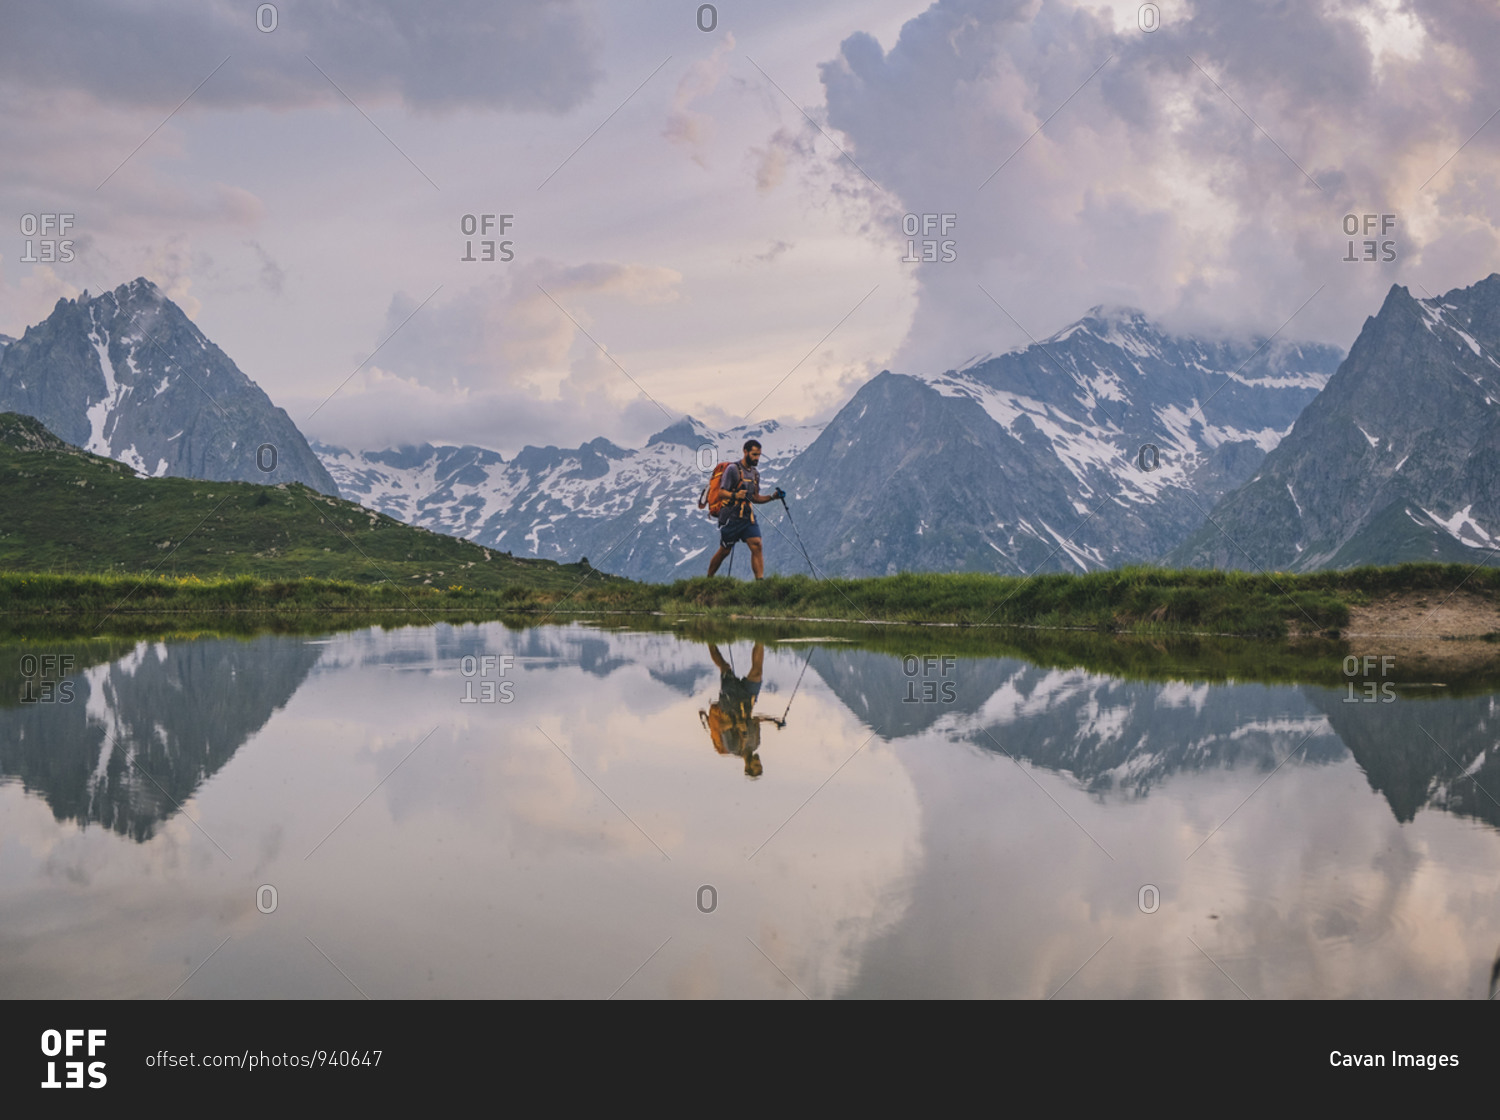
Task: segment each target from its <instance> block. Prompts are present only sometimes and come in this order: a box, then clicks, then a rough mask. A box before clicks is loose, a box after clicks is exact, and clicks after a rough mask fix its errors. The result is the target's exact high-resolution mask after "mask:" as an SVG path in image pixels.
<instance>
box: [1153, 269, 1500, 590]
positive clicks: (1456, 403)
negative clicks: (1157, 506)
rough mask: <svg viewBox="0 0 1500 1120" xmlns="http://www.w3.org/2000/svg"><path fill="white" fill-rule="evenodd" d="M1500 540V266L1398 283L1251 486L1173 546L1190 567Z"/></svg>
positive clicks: (1442, 554) (1402, 553) (1452, 553)
mask: <svg viewBox="0 0 1500 1120" xmlns="http://www.w3.org/2000/svg"><path fill="white" fill-rule="evenodd" d="M1497 546H1500V274H1494V273H1492V274H1491V275H1490V276H1489V277H1487V278H1486V279H1484V280H1481V281H1480V282H1479V283H1477V284H1474V285H1472V286H1471V287H1468V288H1456V289H1454V290H1453V291H1451V292H1448V293H1446V294H1445V295H1441V296H1436V297H1433V298H1429V299H1416V298H1414V297H1413V296H1412V295H1411V293H1410V292H1408V291H1407V290H1406V289H1405V288H1402V287H1399V286H1393V287H1392V288H1391V290H1390V292H1389V294H1388V295H1387V296H1386V299H1385V303H1384V305H1382V307H1381V308H1380V313H1379V314H1378V315H1375V316H1374V317H1373V318H1369V319H1366V320H1365V325H1364V329H1363V330H1361V331H1360V334H1359V338H1358V339H1356V340H1355V343H1354V346H1353V347H1352V348H1351V349H1350V351H1349V357H1348V359H1347V360H1346V361H1345V362H1344V363H1343V364H1342V365H1341V366H1340V367H1339V369H1338V372H1337V373H1336V374H1334V376H1333V377H1332V378H1331V379H1330V380H1329V382H1328V386H1327V388H1325V389H1324V391H1323V392H1322V393H1320V394H1319V395H1318V397H1317V398H1316V399H1315V400H1314V401H1313V402H1312V403H1311V404H1310V405H1308V407H1307V409H1306V411H1304V412H1303V413H1302V415H1301V416H1300V417H1298V419H1297V423H1296V424H1295V426H1293V428H1292V431H1291V433H1290V434H1289V435H1288V436H1287V438H1286V439H1284V440H1283V441H1282V442H1281V443H1280V444H1279V445H1278V446H1277V447H1276V449H1275V450H1274V451H1272V452H1271V453H1270V454H1269V455H1268V456H1267V457H1266V460H1265V462H1264V463H1263V464H1261V466H1260V467H1259V469H1258V470H1257V471H1256V473H1255V477H1254V478H1252V479H1250V481H1249V482H1247V483H1246V484H1245V485H1244V486H1243V487H1241V488H1240V489H1239V490H1237V491H1236V492H1235V493H1233V494H1230V495H1228V496H1226V497H1225V499H1224V500H1223V502H1222V503H1220V504H1219V505H1218V506H1217V507H1216V508H1215V509H1214V510H1213V511H1212V512H1211V521H1209V522H1206V523H1205V524H1204V525H1203V526H1202V527H1201V528H1199V529H1198V530H1197V531H1196V532H1195V533H1193V534H1192V535H1191V536H1190V537H1189V538H1188V539H1187V540H1186V541H1184V542H1183V543H1182V544H1181V545H1180V546H1178V547H1177V548H1176V549H1175V550H1173V551H1172V552H1171V554H1170V555H1169V556H1168V562H1169V563H1172V564H1178V565H1184V566H1192V567H1218V568H1223V567H1228V568H1249V569H1271V570H1283V571H1311V570H1314V569H1317V568H1348V567H1353V566H1355V565H1359V564H1393V563H1400V562H1403V561H1414V560H1437V561H1460V562H1463V561H1467V562H1469V563H1476V562H1478V561H1479V560H1481V559H1483V558H1484V557H1485V556H1487V555H1488V554H1489V552H1491V551H1492V550H1494V549H1495V548H1496V547H1497Z"/></svg>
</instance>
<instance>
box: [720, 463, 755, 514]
mask: <svg viewBox="0 0 1500 1120" xmlns="http://www.w3.org/2000/svg"><path fill="white" fill-rule="evenodd" d="M741 477H743V478H744V480H745V482H746V483H747V484H748V486H749V490H750V496H751V497H759V496H760V470H759V468H757V467H747V466H745V464H744V463H730V464H729V466H727V467H725V468H724V474H723V477H721V478H720V479H719V486H720V487H721V488H722V489H723V490H724V491H725V493H729V494H732V493H734V492H735V491H736V490H738V489H739V488H740V479H741ZM753 509H754V506H752V505H751V504H750V503H749V502H739V503H736V502H733V501H729V502H725V503H724V508H723V509H721V510H719V525H720V526H723V525H725V524H726V523H728V522H729V520H730V519H731V518H735V519H739V520H753V519H754V515H753V514H752V512H751V511H752V510H753Z"/></svg>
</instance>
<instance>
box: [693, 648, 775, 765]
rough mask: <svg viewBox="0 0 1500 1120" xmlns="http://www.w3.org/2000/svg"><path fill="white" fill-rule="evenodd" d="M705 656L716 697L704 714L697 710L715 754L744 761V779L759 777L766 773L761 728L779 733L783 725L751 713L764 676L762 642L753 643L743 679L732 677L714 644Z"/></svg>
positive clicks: (728, 666)
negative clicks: (714, 674) (715, 673)
mask: <svg viewBox="0 0 1500 1120" xmlns="http://www.w3.org/2000/svg"><path fill="white" fill-rule="evenodd" d="M708 654H709V656H710V657H711V658H712V659H713V663H714V666H715V667H716V668H717V669H718V670H719V698H718V699H717V700H715V701H714V702H713V703H712V704H710V705H709V706H708V710H707V711H704V710H702V709H699V712H698V717H699V719H700V721H701V722H702V724H703V727H704V729H705V730H706V731H707V732H708V737H709V740H710V741H711V742H712V743H713V745H714V751H715V752H716V753H718V754H729V755H736V756H738V757H740V758H742V759H744V760H745V776H746V777H748V778H758V777H760V776H761V774H763V773H764V772H765V766H764V765H763V764H762V763H761V760H760V725H761V724H762V723H770V724H774V725H775V726H776V729H777V730H778V731H779V730H781V729H782V728H784V727H785V726H786V720H785V719H784V718H780V717H777V716H767V715H756V714H754V711H753V709H754V707H755V701H756V700H757V699H759V698H760V683H761V677H762V676H763V675H764V673H765V660H766V646H765V643H764V642H756V643H755V645H754V647H753V648H752V649H751V651H750V668H749V671H748V672H746V674H745V675H744V676H743V677H740V676H736V675H735V671H734V667H733V666H732V665H731V664H730V663H729V662H728V661H726V660H725V659H724V655H723V654H722V653H720V652H719V647H718V646H717V645H715V644H714V643H713V642H710V643H708Z"/></svg>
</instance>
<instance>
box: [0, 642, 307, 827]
mask: <svg viewBox="0 0 1500 1120" xmlns="http://www.w3.org/2000/svg"><path fill="white" fill-rule="evenodd" d="M320 653H321V649H320V647H318V646H315V645H310V644H308V643H306V642H304V641H301V640H299V639H289V638H275V637H263V638H257V639H254V640H251V641H240V640H232V639H205V640H196V641H173V642H140V643H138V644H136V645H135V646H134V648H132V649H131V650H130V652H129V653H127V654H126V655H125V656H123V657H120V658H118V659H116V660H113V661H110V662H106V663H104V664H99V665H92V666H90V665H88V664H87V661H88V659H87V658H86V657H82V658H78V659H77V660H76V661H75V663H74V664H75V666H76V667H77V668H78V671H77V672H76V673H75V674H74V675H73V676H72V677H71V678H69V680H70V682H71V684H72V688H71V689H69V690H58V692H57V695H58V696H59V697H61V696H62V695H65V693H66V692H70V693H71V695H72V699H71V700H68V701H61V702H48V703H36V702H21V703H18V704H15V705H11V704H9V703H7V705H6V706H4V707H0V777H3V778H7V779H12V780H19V781H20V783H21V784H22V786H23V788H25V789H26V790H27V791H28V792H31V793H35V794H38V795H40V796H41V797H42V798H43V799H44V800H45V801H46V802H47V804H48V805H49V806H50V807H51V809H52V812H53V815H54V816H55V817H56V818H57V819H58V820H59V821H66V820H71V821H77V822H78V823H79V824H82V825H84V826H87V825H90V824H99V825H102V826H104V827H105V828H108V829H112V830H113V831H115V832H117V833H119V834H121V835H122V836H129V837H131V838H132V839H134V840H137V841H140V842H144V841H146V840H149V839H150V838H151V837H152V836H153V835H154V834H155V831H156V828H157V826H158V825H159V824H161V823H162V822H163V821H165V820H166V819H167V818H169V817H170V816H172V815H173V814H174V813H176V812H177V811H178V807H179V806H180V805H181V804H182V803H183V802H185V801H186V800H187V799H188V798H190V797H192V796H193V794H194V793H195V792H196V791H197V789H198V787H199V786H200V785H202V784H203V782H204V781H206V780H207V779H208V778H210V777H212V776H213V775H214V774H215V773H217V772H218V771H219V770H220V769H221V768H222V767H223V766H224V764H225V763H227V762H228V761H229V759H230V757H231V756H232V755H233V754H234V752H235V751H236V750H237V749H238V748H239V747H240V746H241V745H242V744H243V743H244V742H245V741H246V740H247V739H248V738H249V737H250V736H252V735H254V734H255V733H256V732H258V731H259V730H260V729H261V728H262V727H264V726H265V725H266V722H267V721H268V720H269V719H270V718H271V715H272V714H273V713H274V712H275V711H276V710H277V709H278V708H280V707H282V706H283V705H285V704H286V702H287V700H288V699H290V697H291V696H292V694H293V693H294V692H296V690H297V689H298V688H299V687H300V686H301V685H302V683H303V681H304V680H305V679H306V678H307V675H308V672H309V671H310V670H311V669H312V667H313V665H314V664H315V663H316V662H317V660H318V657H319V655H320ZM7 656H8V657H9V658H10V659H12V660H14V659H17V658H19V656H20V655H19V654H15V653H13V652H12V651H7ZM36 694H38V692H37V690H32V691H31V695H36ZM10 695H11V694H10V691H9V690H7V700H9V698H10ZM21 695H23V696H27V693H26V692H25V691H24V690H23V691H22V693H21ZM27 698H28V700H29V696H28V697H27Z"/></svg>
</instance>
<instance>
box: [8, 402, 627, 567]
mask: <svg viewBox="0 0 1500 1120" xmlns="http://www.w3.org/2000/svg"><path fill="white" fill-rule="evenodd" d="M0 477H3V478H4V479H6V487H5V500H4V501H3V502H0V569H11V570H21V571H62V570H68V571H73V572H79V571H96V572H110V571H114V572H125V573H140V574H142V575H145V574H147V573H150V572H157V573H159V574H162V575H175V574H178V573H182V574H187V573H191V574H193V575H196V576H200V577H203V576H210V575H241V574H249V575H257V576H262V577H265V578H270V579H300V578H302V577H303V576H315V577H319V578H323V579H345V580H353V581H359V582H363V583H381V582H390V583H409V584H432V585H434V586H438V587H447V586H451V585H453V584H458V585H460V586H463V587H471V588H509V587H513V586H517V585H520V586H525V587H533V588H543V587H546V588H554V587H560V588H563V589H568V588H572V587H576V586H577V584H578V583H579V581H580V580H582V579H583V578H584V577H585V576H586V575H588V574H589V569H588V568H586V567H584V566H582V565H571V566H568V567H560V566H558V565H555V564H553V563H551V562H549V561H543V560H529V559H520V558H516V557H512V556H509V555H508V554H505V553H498V552H495V551H493V550H491V549H486V548H483V547H482V546H480V545H476V544H472V543H470V542H468V541H461V540H455V539H453V538H452V537H446V536H442V535H440V534H438V533H433V532H430V531H428V530H426V529H419V528H414V527H412V526H410V525H404V524H402V523H401V522H399V521H396V520H393V519H392V518H389V517H385V516H383V515H381V514H378V513H376V512H375V511H373V510H367V509H364V508H362V507H360V506H358V505H355V504H354V503H353V502H346V501H343V500H341V499H339V498H330V497H328V496H327V495H324V494H319V493H317V492H316V491H314V490H311V489H309V488H307V487H305V486H302V485H301V484H300V483H282V484H280V485H278V486H257V485H253V484H251V483H243V482H208V481H203V480H198V479H186V478H138V477H136V476H135V474H134V472H133V471H131V470H130V469H129V468H128V467H127V466H125V465H124V464H123V463H120V462H117V461H115V460H113V459H106V458H103V457H101V456H97V455H93V454H91V453H89V452H86V451H83V450H82V449H80V448H77V447H73V446H71V445H69V444H66V443H64V442H63V441H62V440H59V439H58V438H57V437H56V436H54V435H53V434H52V433H51V432H49V431H47V430H46V429H45V428H44V427H42V425H41V424H40V423H39V422H38V421H36V420H35V419H33V418H31V417H29V416H22V415H20V414H18V413H0ZM595 578H599V577H597V576H596V577H595Z"/></svg>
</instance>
